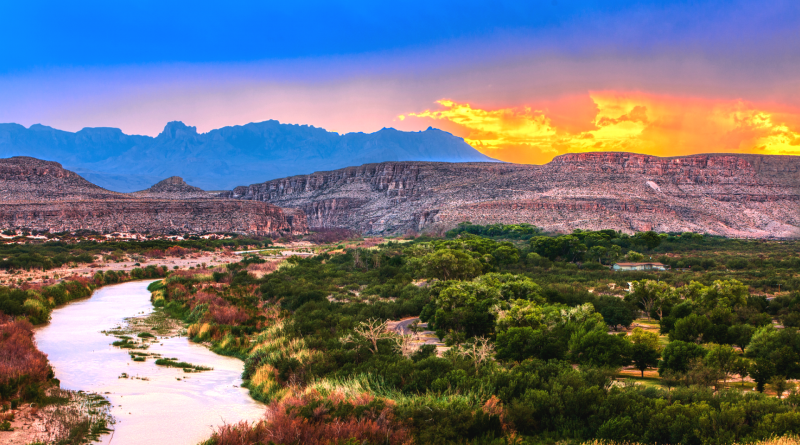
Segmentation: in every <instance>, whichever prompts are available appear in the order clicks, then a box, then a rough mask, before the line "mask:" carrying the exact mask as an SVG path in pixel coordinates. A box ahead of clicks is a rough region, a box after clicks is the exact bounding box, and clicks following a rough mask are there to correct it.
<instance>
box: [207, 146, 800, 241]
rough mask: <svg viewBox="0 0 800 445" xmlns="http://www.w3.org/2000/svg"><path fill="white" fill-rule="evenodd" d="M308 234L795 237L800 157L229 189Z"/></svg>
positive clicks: (594, 159)
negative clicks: (300, 224) (286, 210)
mask: <svg viewBox="0 0 800 445" xmlns="http://www.w3.org/2000/svg"><path fill="white" fill-rule="evenodd" d="M223 196H226V197H230V198H236V199H244V200H256V201H265V202H270V203H272V204H275V205H280V206H286V207H297V208H301V209H303V210H304V211H305V213H306V215H307V217H308V221H309V225H310V226H323V227H347V228H351V229H356V230H360V231H363V232H366V233H373V234H382V233H400V232H405V231H408V230H413V231H422V230H426V229H431V228H434V227H440V228H450V227H452V226H454V225H456V224H457V223H459V222H461V221H471V222H473V223H481V224H489V223H522V222H527V223H531V224H535V225H537V226H540V227H543V228H545V229H547V230H553V231H564V232H567V231H571V230H573V229H575V228H586V229H600V228H613V229H617V230H622V231H625V232H633V231H638V230H656V231H662V232H682V231H693V232H702V233H710V234H718V235H724V236H731V237H752V238H794V237H798V236H800V157H795V156H761V155H734V154H708V155H694V156H685V157H675V158H659V157H655V156H647V155H639V154H631V153H581V154H568V155H563V156H560V157H557V158H555V159H554V160H553V161H552V162H550V163H549V164H545V165H541V166H536V165H518V164H497V163H463V164H449V163H427V162H386V163H381V164H366V165H362V166H360V167H349V168H344V169H340V170H334V171H327V172H318V173H314V174H311V175H302V176H292V177H288V178H283V179H276V180H273V181H268V182H265V183H261V184H253V185H250V186H248V187H237V188H235V189H234V190H233V191H231V192H229V193H226V194H223Z"/></svg>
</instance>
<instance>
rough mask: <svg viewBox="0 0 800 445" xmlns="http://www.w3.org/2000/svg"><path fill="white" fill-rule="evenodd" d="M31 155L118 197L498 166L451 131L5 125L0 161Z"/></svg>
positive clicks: (0, 128) (0, 131)
mask: <svg viewBox="0 0 800 445" xmlns="http://www.w3.org/2000/svg"><path fill="white" fill-rule="evenodd" d="M12 156H31V157H35V158H38V159H44V160H48V161H55V162H59V163H61V164H62V165H63V166H64V167H65V168H67V169H69V170H72V171H75V172H76V173H78V174H80V175H81V176H83V177H84V178H86V179H87V180H89V181H91V182H92V183H94V184H97V185H99V186H101V187H103V188H106V189H109V190H114V191H118V192H133V191H137V190H143V189H146V188H148V187H149V186H150V185H152V184H154V183H156V182H158V181H160V180H162V179H164V178H165V177H170V176H181V177H183V178H184V179H185V180H186V181H187V182H188V183H189V184H192V185H194V186H198V187H200V188H202V189H205V190H224V189H231V188H233V187H235V186H239V185H244V184H251V183H256V182H263V181H267V180H270V179H275V178H281V177H286V176H293V175H298V174H309V173H313V172H315V171H319V170H331V169H336V168H343V167H348V166H352V165H360V164H365V163H374V162H386V161H433V162H487V161H495V160H494V159H492V158H489V157H488V156H485V155H483V154H481V153H480V152H478V151H477V150H475V149H474V148H472V147H471V146H469V145H468V144H467V143H466V142H464V140H463V139H461V138H459V137H456V136H453V135H452V134H450V133H447V132H444V131H441V130H437V129H434V128H428V129H427V130H425V131H420V132H404V131H398V130H395V129H393V128H384V129H382V130H380V131H377V132H375V133H347V134H343V135H340V134H338V133H335V132H330V131H327V130H325V129H322V128H315V127H313V126H308V125H292V124H281V123H280V122H278V121H275V120H269V121H265V122H258V123H250V124H247V125H241V126H238V125H237V126H233V127H223V128H220V129H217V130H212V131H209V132H208V133H198V132H197V129H196V128H195V127H191V126H187V125H185V124H184V123H182V122H170V123H168V124H167V125H166V127H164V131H162V132H161V133H160V134H159V135H158V136H156V137H150V136H139V135H128V134H125V133H123V132H122V131H121V130H120V129H118V128H84V129H82V130H80V131H77V132H74V133H72V132H68V131H62V130H57V129H54V128H51V127H48V126H45V125H39V124H36V125H31V126H30V127H29V128H25V127H24V126H22V125H19V124H13V123H11V124H0V158H8V157H12Z"/></svg>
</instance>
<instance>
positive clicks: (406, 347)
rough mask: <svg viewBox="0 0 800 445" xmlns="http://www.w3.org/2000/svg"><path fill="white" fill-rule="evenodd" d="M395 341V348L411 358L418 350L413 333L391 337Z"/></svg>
mask: <svg viewBox="0 0 800 445" xmlns="http://www.w3.org/2000/svg"><path fill="white" fill-rule="evenodd" d="M391 338H392V340H393V341H394V346H395V350H396V351H397V352H398V353H400V355H402V356H403V357H405V358H411V356H412V355H414V353H415V352H417V345H416V344H415V343H414V337H413V336H411V335H394V336H392V337H391Z"/></svg>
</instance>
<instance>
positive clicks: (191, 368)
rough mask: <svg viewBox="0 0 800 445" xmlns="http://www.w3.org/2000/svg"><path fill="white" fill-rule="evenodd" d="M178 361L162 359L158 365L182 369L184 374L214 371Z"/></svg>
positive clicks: (157, 361) (158, 360)
mask: <svg viewBox="0 0 800 445" xmlns="http://www.w3.org/2000/svg"><path fill="white" fill-rule="evenodd" d="M176 360H177V359H169V358H160V359H157V360H156V365H158V366H166V367H168V368H182V369H183V371H184V372H200V371H211V370H212V369H214V368H209V367H207V366H201V365H193V364H191V363H186V362H179V361H176Z"/></svg>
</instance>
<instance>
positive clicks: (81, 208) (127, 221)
mask: <svg viewBox="0 0 800 445" xmlns="http://www.w3.org/2000/svg"><path fill="white" fill-rule="evenodd" d="M0 226H1V227H4V228H27V229H31V230H41V231H49V232H65V231H75V230H79V229H90V230H95V231H98V232H105V233H108V232H138V233H151V234H179V233H203V232H227V233H245V234H251V235H261V236H266V235H281V234H289V233H302V232H304V231H305V230H302V229H303V228H304V227H305V221H304V220H303V218H300V217H299V216H298V215H297V214H293V215H292V216H291V219H290V218H289V217H287V215H286V213H284V211H283V209H281V208H278V207H276V206H274V205H270V204H267V203H265V202H247V201H233V200H215V199H207V200H196V201H189V200H183V201H181V200H148V199H143V200H133V199H131V200H119V201H116V200H96V201H92V200H86V201H67V202H49V203H28V204H3V205H0Z"/></svg>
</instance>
